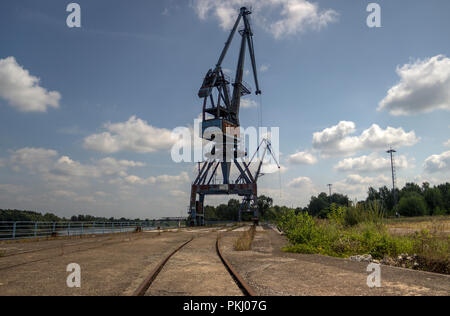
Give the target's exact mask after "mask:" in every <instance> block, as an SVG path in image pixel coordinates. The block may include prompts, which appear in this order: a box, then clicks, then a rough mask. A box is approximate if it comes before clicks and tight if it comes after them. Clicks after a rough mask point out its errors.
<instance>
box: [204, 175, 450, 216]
mask: <svg viewBox="0 0 450 316" xmlns="http://www.w3.org/2000/svg"><path fill="white" fill-rule="evenodd" d="M373 202H377V203H379V204H380V206H381V207H382V209H383V211H384V213H385V215H386V216H396V215H400V216H405V217H413V216H426V215H430V216H439V215H446V214H448V215H450V183H445V184H441V185H438V186H433V187H432V186H431V185H430V184H429V183H423V184H422V186H419V185H418V184H416V183H407V184H406V185H405V186H404V187H403V188H402V189H396V190H395V191H393V190H392V189H389V188H388V187H387V186H384V187H381V188H379V189H378V190H377V189H375V188H373V187H370V188H369V190H368V192H367V198H366V199H365V200H363V201H352V200H351V199H350V198H349V197H348V196H347V195H344V194H340V193H334V194H332V195H331V196H329V195H328V194H327V193H325V192H322V193H320V194H319V195H317V196H312V197H311V199H310V201H309V204H308V206H306V207H303V208H302V207H298V208H296V209H295V212H296V213H297V214H298V213H308V214H309V215H311V216H314V217H319V218H327V217H328V214H329V213H330V212H331V211H332V209H333V207H339V206H346V207H347V206H352V205H354V204H355V203H356V204H358V205H362V206H366V205H368V204H369V203H373ZM240 206H241V203H240V202H239V201H238V200H235V199H231V200H230V201H229V202H228V203H227V204H221V205H218V206H216V207H214V206H205V216H206V219H207V220H210V221H214V220H219V221H237V220H238V217H239V208H240ZM257 207H258V209H259V213H260V218H261V219H262V220H273V219H275V218H276V217H277V216H278V215H280V214H283V213H285V212H286V211H287V210H292V208H291V207H286V206H278V205H273V199H272V198H270V197H267V196H264V195H263V196H260V197H258V200H257ZM251 217H252V214H243V220H249V219H251Z"/></svg>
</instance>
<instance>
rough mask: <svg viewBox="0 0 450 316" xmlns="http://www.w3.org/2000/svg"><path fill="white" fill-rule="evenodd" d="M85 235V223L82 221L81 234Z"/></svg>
mask: <svg viewBox="0 0 450 316" xmlns="http://www.w3.org/2000/svg"><path fill="white" fill-rule="evenodd" d="M83 235H84V223H81V236H83Z"/></svg>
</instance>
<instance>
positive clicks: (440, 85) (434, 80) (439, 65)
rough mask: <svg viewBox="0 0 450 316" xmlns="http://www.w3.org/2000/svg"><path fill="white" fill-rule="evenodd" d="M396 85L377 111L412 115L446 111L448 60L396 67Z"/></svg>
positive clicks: (448, 105)
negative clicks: (397, 78) (398, 79)
mask: <svg viewBox="0 0 450 316" xmlns="http://www.w3.org/2000/svg"><path fill="white" fill-rule="evenodd" d="M397 74H398V76H399V77H400V82H399V83H398V84H397V85H395V86H394V87H392V88H391V89H390V90H389V91H388V93H387V95H386V97H385V98H384V99H383V100H382V101H381V102H380V104H379V107H378V111H383V110H386V111H389V112H390V113H391V114H392V115H396V116H399V115H414V114H419V113H427V112H432V111H434V110H447V111H448V110H450V59H449V58H447V57H445V56H443V55H438V56H434V57H431V58H429V59H425V60H417V61H415V62H413V63H410V64H406V65H403V66H402V67H398V68H397Z"/></svg>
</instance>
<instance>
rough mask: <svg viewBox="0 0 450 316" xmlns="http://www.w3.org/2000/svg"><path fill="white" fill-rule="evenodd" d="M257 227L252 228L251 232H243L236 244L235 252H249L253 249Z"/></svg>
mask: <svg viewBox="0 0 450 316" xmlns="http://www.w3.org/2000/svg"><path fill="white" fill-rule="evenodd" d="M255 233H256V227H255V226H252V228H250V229H249V230H247V231H245V232H243V233H242V234H241V236H239V238H238V239H236V241H235V242H234V250H236V251H247V250H250V249H252V242H253V238H255Z"/></svg>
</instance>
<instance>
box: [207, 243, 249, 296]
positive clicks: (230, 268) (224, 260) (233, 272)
mask: <svg viewBox="0 0 450 316" xmlns="http://www.w3.org/2000/svg"><path fill="white" fill-rule="evenodd" d="M216 251H217V254H218V256H219V258H220V260H222V263H223V264H224V266H225V267H226V268H227V270H228V272H229V273H230V275H231V277H232V278H233V279H234V281H235V282H236V284H237V286H238V287H239V288H240V289H241V291H242V293H243V294H244V295H245V296H257V294H256V293H255V291H253V289H252V288H251V287H250V286H249V285H248V284H247V282H245V281H244V279H243V278H242V277H241V275H240V274H239V273H238V272H237V271H236V270H235V269H234V268H233V266H232V265H231V264H230V262H229V261H228V260H227V258H225V257H224V256H223V254H222V251H221V250H220V238H219V236H217V241H216Z"/></svg>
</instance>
